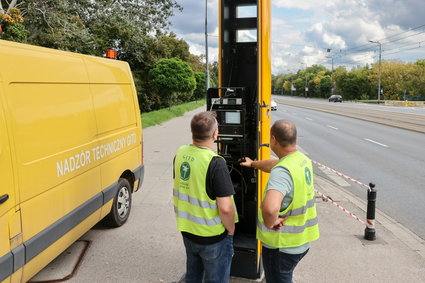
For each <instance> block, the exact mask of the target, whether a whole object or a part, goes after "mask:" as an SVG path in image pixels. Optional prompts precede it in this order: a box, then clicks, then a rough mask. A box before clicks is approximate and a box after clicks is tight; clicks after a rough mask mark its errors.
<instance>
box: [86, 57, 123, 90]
mask: <svg viewBox="0 0 425 283" xmlns="http://www.w3.org/2000/svg"><path fill="white" fill-rule="evenodd" d="M84 61H85V62H86V66H87V72H88V76H89V80H90V83H92V84H102V83H108V84H111V83H115V84H117V83H120V84H121V83H124V84H128V83H130V82H131V73H130V68H129V66H128V63H127V62H123V61H117V60H113V59H105V58H99V57H92V56H85V57H84Z"/></svg>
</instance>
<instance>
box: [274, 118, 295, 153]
mask: <svg viewBox="0 0 425 283" xmlns="http://www.w3.org/2000/svg"><path fill="white" fill-rule="evenodd" d="M270 135H272V136H274V137H275V138H276V140H277V142H278V143H279V144H280V145H281V146H282V147H286V146H288V145H294V144H296V143H297V127H295V124H294V123H292V122H291V121H288V120H277V121H276V122H274V124H273V126H272V128H271V129H270Z"/></svg>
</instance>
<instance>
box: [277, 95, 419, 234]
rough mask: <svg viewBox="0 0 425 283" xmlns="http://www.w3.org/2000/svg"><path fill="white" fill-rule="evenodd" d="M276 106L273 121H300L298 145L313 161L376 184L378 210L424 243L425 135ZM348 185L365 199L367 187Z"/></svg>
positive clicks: (347, 118)
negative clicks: (406, 228) (409, 230)
mask: <svg viewBox="0 0 425 283" xmlns="http://www.w3.org/2000/svg"><path fill="white" fill-rule="evenodd" d="M308 101H310V100H308ZM277 102H278V110H277V111H275V112H273V116H272V119H273V120H277V119H289V120H291V121H293V122H295V124H296V125H297V127H298V137H299V139H298V144H299V145H300V147H301V148H302V149H303V150H304V151H305V152H306V153H307V154H308V156H309V157H310V158H311V159H313V160H315V161H318V162H320V163H322V164H324V165H326V166H328V167H330V168H333V169H335V170H336V171H338V172H341V173H343V174H346V175H348V176H350V177H351V178H354V179H356V180H358V181H360V182H362V183H364V184H369V182H373V183H375V184H376V189H377V190H378V196H377V207H378V208H379V209H381V210H382V211H384V212H385V213H387V214H388V215H390V216H391V217H393V218H394V219H396V220H398V221H399V222H400V223H402V224H403V225H405V226H406V227H408V228H409V229H411V230H412V231H413V232H414V233H415V234H417V235H418V236H420V237H421V238H422V239H425V225H424V223H425V186H424V184H425V146H424V145H425V134H423V133H419V132H415V131H409V130H404V129H400V128H396V127H391V126H385V125H382V124H377V123H372V122H367V121H364V120H358V119H354V118H349V117H344V116H341V115H334V114H330V113H326V112H320V111H316V110H311V109H305V108H299V107H293V106H288V105H283V104H279V100H277ZM310 102H311V101H310ZM319 103H322V102H319ZM343 104H344V103H343ZM328 105H329V103H328ZM331 105H333V104H332V103H331ZM334 106H335V107H340V104H339V103H338V104H336V105H334ZM357 107H360V108H361V107H362V106H361V105H357ZM376 107H381V109H382V107H384V106H376ZM391 108H392V107H391ZM391 108H385V111H391ZM363 109H370V108H369V106H366V105H365V106H364V107H363ZM397 111H398V109H397ZM417 111H419V112H421V111H422V110H421V109H419V110H417ZM315 173H316V174H321V172H315ZM323 174H324V173H323ZM344 183H345V182H343V184H344ZM346 184H347V185H346V186H347V188H348V190H350V191H352V192H353V193H354V194H356V195H358V196H360V197H362V198H364V199H366V188H365V187H362V186H360V185H357V184H355V183H351V182H348V183H346Z"/></svg>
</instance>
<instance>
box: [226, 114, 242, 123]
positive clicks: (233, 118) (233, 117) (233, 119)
mask: <svg viewBox="0 0 425 283" xmlns="http://www.w3.org/2000/svg"><path fill="white" fill-rule="evenodd" d="M225 123H226V124H240V123H241V113H240V112H226V115H225Z"/></svg>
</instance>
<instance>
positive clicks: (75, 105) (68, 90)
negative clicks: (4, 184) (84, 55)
mask: <svg viewBox="0 0 425 283" xmlns="http://www.w3.org/2000/svg"><path fill="white" fill-rule="evenodd" d="M6 99H7V101H8V109H9V113H10V116H9V118H10V119H9V121H10V124H11V129H12V133H13V137H14V143H15V146H16V156H17V163H18V167H17V169H18V172H19V183H20V189H21V192H22V194H21V200H22V201H25V200H28V199H29V198H31V197H34V196H36V195H38V194H40V193H42V192H44V191H45V190H47V189H49V188H51V187H53V186H55V185H57V184H59V183H60V182H63V181H64V180H66V179H67V178H70V177H73V176H76V175H78V174H80V173H82V172H83V170H87V169H90V168H92V167H93V166H94V165H95V162H94V160H93V158H92V156H91V152H90V151H91V149H92V148H94V147H95V146H96V145H97V144H96V141H95V137H96V123H95V118H94V111H93V103H92V98H91V95H90V90H89V86H88V85H86V84H48V83H46V84H44V83H43V84H27V83H14V84H11V85H10V86H9V87H8V89H7V97H6ZM65 163H66V164H65Z"/></svg>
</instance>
